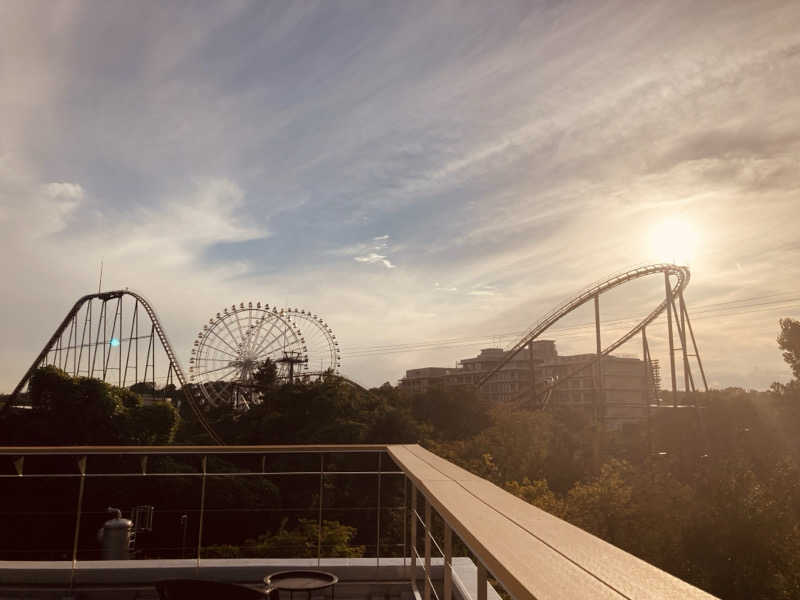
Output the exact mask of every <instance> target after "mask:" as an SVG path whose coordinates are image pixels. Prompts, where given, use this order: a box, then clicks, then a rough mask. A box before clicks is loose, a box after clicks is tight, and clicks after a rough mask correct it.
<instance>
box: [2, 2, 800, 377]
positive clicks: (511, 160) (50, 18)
mask: <svg viewBox="0 0 800 600" xmlns="http://www.w3.org/2000/svg"><path fill="white" fill-rule="evenodd" d="M5 16H6V18H4V19H1V20H0V39H2V40H3V42H2V44H3V48H4V50H5V51H6V52H5V54H7V55H8V56H10V57H12V59H11V60H10V61H6V62H7V64H5V63H4V69H2V70H0V88H2V89H3V90H4V91H6V92H7V93H4V94H2V95H0V130H2V131H3V140H2V143H0V235H2V239H3V242H2V243H3V251H4V253H5V254H6V256H15V257H16V259H15V260H14V261H6V262H5V263H4V264H2V266H0V276H2V277H3V281H4V282H6V284H7V289H8V290H9V292H8V296H7V301H8V302H9V303H13V302H26V301H27V302H31V301H30V300H28V299H29V298H36V300H34V301H33V302H34V303H35V304H36V310H38V311H40V318H37V319H36V320H35V321H36V322H35V323H32V324H31V323H28V324H26V326H25V327H22V326H21V325H20V326H18V324H16V323H15V322H13V321H6V322H4V323H3V331H4V336H5V338H6V340H7V344H8V346H9V347H10V348H13V351H7V353H6V354H5V355H3V356H0V389H1V388H2V387H3V386H5V387H6V388H7V387H9V385H13V383H15V381H12V380H13V379H14V378H15V377H16V375H18V374H19V373H20V372H21V371H24V368H25V367H26V366H27V365H25V364H24V363H25V362H26V360H27V358H24V359H23V356H24V357H27V356H29V355H32V356H35V354H36V353H37V352H38V350H39V349H40V348H39V347H38V346H40V345H41V343H42V342H43V340H44V339H46V338H47V337H48V336H49V334H50V333H51V329H52V326H51V325H50V323H51V322H53V323H55V322H57V321H58V320H59V319H60V318H61V317H63V315H62V314H61V312H63V307H64V306H66V305H69V304H70V303H71V301H72V300H74V297H76V296H78V295H80V294H81V293H84V292H85V291H86V290H87V289H95V288H96V283H97V282H96V274H95V272H94V271H95V265H96V264H97V262H98V261H99V259H100V257H101V256H102V257H104V258H105V264H106V273H107V275H106V276H105V277H106V278H108V280H109V281H118V282H119V283H120V284H121V285H123V286H124V285H132V286H136V287H140V288H143V289H144V290H145V291H147V292H150V295H153V296H155V298H154V300H156V301H158V302H159V310H160V312H162V313H166V315H167V316H168V317H169V325H168V327H169V329H170V332H171V335H172V337H175V338H177V340H178V345H179V346H180V347H181V348H183V349H185V350H187V351H188V348H189V346H190V339H191V338H190V337H187V336H188V335H189V334H186V333H185V332H193V331H194V329H195V328H196V325H197V322H202V321H203V320H204V318H203V317H204V313H205V311H206V310H208V311H209V312H212V311H214V310H217V309H218V308H217V305H218V304H227V303H228V302H229V301H233V300H236V301H240V300H242V299H247V297H248V296H252V297H253V299H261V300H263V301H269V302H270V303H279V302H281V299H286V298H287V297H288V298H289V299H291V300H292V301H293V304H296V305H298V306H303V305H306V306H309V307H313V308H314V310H315V311H316V312H318V313H320V314H323V315H324V316H325V317H326V319H327V320H328V322H330V323H331V325H332V326H333V327H334V329H336V331H337V337H338V338H339V339H341V340H342V346H343V348H345V349H346V347H347V345H348V344H351V345H358V344H365V345H366V344H370V343H372V344H374V343H376V340H374V339H371V338H374V336H375V331H376V330H375V328H374V327H370V326H368V325H369V324H370V323H378V322H380V323H382V324H383V325H384V326H383V327H382V328H381V333H380V335H381V339H380V340H378V341H379V342H380V343H383V344H391V343H394V342H398V343H400V342H405V341H408V340H409V339H426V338H431V337H436V336H437V335H442V336H450V335H463V334H464V333H465V332H466V333H467V334H470V333H471V332H473V331H489V332H493V331H508V330H517V329H522V328H524V327H525V326H526V325H527V324H529V323H530V322H532V321H534V320H535V319H536V317H538V316H539V314H540V313H542V312H545V311H546V310H548V309H549V308H551V304H553V303H555V302H557V301H558V300H559V299H561V298H563V296H566V295H568V294H570V293H571V292H573V291H575V290H576V289H579V288H581V287H583V286H584V285H585V284H587V283H588V282H590V281H592V280H595V279H597V278H599V277H602V276H604V275H605V274H606V273H609V272H612V271H616V270H618V269H619V268H621V267H623V266H625V265H628V264H633V263H640V262H646V261H656V260H661V259H663V257H660V256H657V255H656V254H655V253H651V252H649V248H650V244H649V243H648V240H647V232H648V231H650V230H651V229H652V227H653V226H654V225H655V224H657V223H658V222H659V221H660V220H662V219H663V218H664V217H665V216H666V215H670V216H673V217H674V216H679V217H680V218H682V219H686V220H688V221H691V222H692V223H693V224H694V227H695V229H696V230H698V231H699V232H700V236H701V239H700V250H699V252H698V256H696V257H695V258H694V260H693V262H692V265H691V266H692V268H693V272H694V275H693V278H692V284H691V288H690V290H689V294H688V300H689V301H690V309H691V303H692V302H693V301H695V299H697V300H702V301H703V302H712V301H713V300H714V299H715V298H717V299H720V298H725V299H731V298H735V297H741V296H742V295H746V294H750V295H753V294H754V293H755V292H754V291H753V290H769V291H771V292H772V291H784V290H787V289H790V288H791V286H792V282H793V281H797V278H798V277H800V250H798V248H797V246H796V239H794V238H796V233H795V231H794V229H792V228H791V227H789V226H787V224H788V223H792V222H794V220H795V217H796V206H797V191H798V189H800V175H799V173H800V164H799V163H798V160H797V156H800V125H798V124H800V101H798V98H800V80H798V78H797V77H796V76H795V74H796V73H797V72H798V70H800V52H798V48H800V34H799V33H798V32H800V7H798V6H797V5H796V4H792V3H784V4H781V3H777V2H776V3H758V4H756V3H746V2H741V3H738V2H728V1H723V0H720V1H719V2H709V3H683V4H681V3H674V2H668V1H666V0H663V1H656V2H649V3H640V4H638V5H635V6H633V5H631V3H630V2H625V1H623V0H614V1H612V2H611V3H604V4H602V5H600V4H596V5H595V4H587V3H586V2H578V1H576V2H570V1H567V2H560V3H556V4H552V5H546V4H542V3H524V2H523V3H519V4H514V3H511V4H507V5H506V6H505V8H504V10H503V11H496V10H494V9H493V8H492V7H491V6H489V5H487V4H482V3H473V4H466V5H462V6H460V7H459V9H458V10H457V11H455V12H454V11H453V10H451V9H450V8H448V7H446V6H444V5H441V4H436V3H424V2H419V3H416V4H415V3H411V4H407V3H406V4H402V3H387V4H381V5H373V6H371V7H370V8H369V9H366V10H363V9H358V10H353V9H352V8H348V7H347V6H346V5H342V4H337V3H322V4H319V5H316V4H297V3H294V4H292V3H289V4H285V5H277V4H274V3H270V4H263V3H247V2H242V3H219V4H215V5H213V6H210V7H208V10H205V11H201V12H198V13H194V14H188V13H186V12H185V11H183V10H181V9H180V8H179V7H175V6H171V5H156V4H154V5H148V6H146V7H145V8H142V7H140V6H138V5H137V6H135V7H134V6H129V5H126V4H113V5H112V4H102V5H99V6H94V7H93V8H92V10H87V9H86V7H85V5H83V4H81V3H70V2H66V3H59V4H58V5H56V6H55V7H54V6H53V5H52V4H51V3H45V2H36V1H33V2H24V3H17V4H15V5H13V7H11V6H9V8H8V9H6V13H5ZM354 23H355V24H356V25H357V26H354ZM709 31H713V32H714V36H712V37H710V36H709V35H708V32H709ZM98 48H102V49H103V52H98V51H97V49H98ZM5 67H7V68H5ZM764 106H768V107H769V110H764V109H763V107H764ZM793 244H794V245H793ZM775 264H780V265H781V268H780V269H776V268H775V267H774V266H770V265H775ZM737 265H739V266H737ZM301 267H302V268H301ZM431 282H440V283H441V284H440V285H439V284H434V285H432V284H431ZM748 289H749V291H748ZM231 296H235V298H233V299H231ZM45 298H46V299H47V300H46V301H45V300H44V299H45ZM648 298H649V297H648ZM645 303H646V301H645V299H644V295H643V297H642V298H632V299H631V300H629V303H628V304H626V305H625V307H626V308H627V307H628V306H629V307H630V308H631V310H632V311H633V312H636V310H638V309H640V308H642V306H643V305H644V304H645ZM49 304H52V305H53V306H54V307H52V308H48V305H49ZM608 304H610V303H608ZM619 306H621V304H620V305H619ZM612 308H613V307H612V306H608V305H605V304H604V310H609V311H610V310H612ZM761 316H763V317H764V318H763V321H762V320H758V321H757V320H756V319H746V320H745V319H742V320H740V321H736V320H732V321H731V323H730V327H729V328H728V329H726V332H728V333H729V334H730V335H728V339H726V340H724V341H722V340H720V339H719V336H718V335H717V333H716V330H715V329H714V328H712V327H708V328H707V329H706V331H705V332H703V329H704V327H703V321H702V320H699V321H698V327H697V328H698V330H699V331H698V333H701V334H703V335H705V336H706V337H705V338H704V339H706V340H708V341H707V342H705V343H703V352H704V354H705V356H704V358H706V359H707V361H708V362H709V364H710V365H713V368H714V369H716V374H715V377H716V378H717V379H718V380H719V381H722V382H728V383H736V382H739V383H742V382H743V376H742V375H740V373H748V377H752V378H753V379H754V380H753V381H750V382H749V383H750V384H752V385H761V386H763V385H767V384H768V383H769V381H768V380H767V379H768V377H773V376H774V375H773V373H774V372H776V371H777V370H780V368H782V365H781V363H780V356H779V354H778V353H777V352H776V351H775V348H774V332H772V331H769V335H768V336H766V337H764V339H762V337H759V335H757V333H758V332H760V331H761V330H762V329H764V330H769V329H770V328H774V321H775V320H776V319H777V317H778V316H783V315H779V314H777V313H774V314H773V313H765V314H764V315H761ZM769 338H772V339H769ZM181 340H184V341H185V342H186V343H185V344H183V345H182V346H181V345H180V343H181ZM737 340H741V341H737ZM748 340H756V342H755V343H749V342H748ZM460 352H461V351H460V350H457V349H456V350H446V349H445V350H435V351H431V352H430V353H428V354H420V355H413V354H410V355H391V356H386V357H373V358H372V359H370V360H369V361H367V360H366V359H364V360H363V362H352V363H350V364H348V363H347V359H345V370H346V371H347V372H348V373H350V374H352V375H353V376H355V377H356V378H363V379H364V380H365V381H366V382H367V383H378V384H379V383H382V382H383V381H385V380H387V379H389V380H393V379H396V378H397V377H398V376H400V375H401V374H402V371H403V370H404V369H405V368H407V367H411V366H415V365H416V363H417V362H420V361H421V362H429V363H431V364H450V362H451V361H452V360H454V359H456V358H459V357H460V356H459V353H460ZM732 355H735V356H736V357H737V358H736V359H733V358H730V356H732ZM726 357H728V358H726ZM737 361H739V362H737ZM745 363H747V364H748V365H760V366H761V367H760V370H758V371H756V370H753V369H752V368H751V367H750V366H747V367H746V368H745V367H743V366H742V365H744V364H745ZM750 374H751V375H750Z"/></svg>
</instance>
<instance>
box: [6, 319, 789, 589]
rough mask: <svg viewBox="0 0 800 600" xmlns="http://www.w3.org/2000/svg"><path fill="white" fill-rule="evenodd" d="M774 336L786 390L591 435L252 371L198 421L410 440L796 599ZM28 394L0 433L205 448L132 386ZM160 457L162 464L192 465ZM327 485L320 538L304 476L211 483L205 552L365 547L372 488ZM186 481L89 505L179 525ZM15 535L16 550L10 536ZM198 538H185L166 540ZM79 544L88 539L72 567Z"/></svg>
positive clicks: (391, 390)
mask: <svg viewBox="0 0 800 600" xmlns="http://www.w3.org/2000/svg"><path fill="white" fill-rule="evenodd" d="M778 342H779V346H780V347H781V349H782V350H783V352H784V357H785V358H786V360H787V362H788V363H789V365H790V366H791V367H792V370H793V374H794V376H795V378H794V379H793V380H792V381H790V382H788V383H785V384H775V385H773V386H772V388H771V390H770V391H768V392H753V391H745V390H741V389H735V388H731V389H726V390H717V391H712V392H709V393H704V394H698V395H697V396H696V398H693V399H692V400H697V403H698V406H697V408H682V409H671V408H662V409H655V410H653V413H652V418H651V419H650V421H649V422H647V423H642V424H640V425H639V426H637V427H634V428H631V429H626V430H624V431H602V430H601V428H600V427H599V426H598V424H597V423H595V422H594V421H593V420H592V418H591V417H590V415H588V414H586V413H584V412H582V411H580V410H570V409H568V408H565V407H558V406H553V407H551V408H550V409H548V410H546V411H545V410H530V409H527V408H525V407H522V406H512V405H503V406H488V405H487V404H485V403H484V402H482V401H481V400H480V399H479V398H478V397H477V396H476V395H475V394H474V393H473V392H472V391H470V390H469V389H455V388H449V389H432V390H429V391H427V392H424V393H421V394H408V393H405V392H404V391H403V390H401V389H398V388H395V387H392V386H390V385H388V384H386V385H384V386H382V387H380V388H376V389H373V390H371V392H370V393H364V392H363V391H361V390H358V389H355V388H353V387H352V386H350V385H348V384H347V383H346V382H343V381H342V380H341V379H339V378H336V377H333V376H330V377H326V378H323V379H322V380H320V381H314V382H305V383H303V382H295V383H293V384H287V383H285V382H281V381H279V380H278V379H277V378H276V377H275V373H274V366H273V365H270V364H269V363H268V364H266V365H264V367H263V368H262V370H261V371H260V373H259V377H258V385H259V386H260V388H261V389H260V392H261V396H262V398H263V402H262V403H261V404H259V405H257V406H254V407H252V408H251V409H250V410H249V411H246V412H239V413H232V412H231V411H230V410H227V409H225V408H223V407H220V408H209V409H208V412H207V418H208V420H209V421H210V422H211V423H212V425H213V427H214V428H215V430H216V431H217V432H218V433H219V434H220V435H221V437H222V438H223V439H225V440H226V442H227V443H229V444H313V443H331V444H338V443H348V444H349V443H411V442H415V443H421V444H423V445H424V446H426V447H427V448H429V449H431V450H432V451H434V452H436V453H438V454H439V455H441V456H444V457H446V458H448V459H450V460H453V461H454V462H457V463H459V464H461V465H462V466H464V467H465V468H467V469H469V470H471V471H473V472H475V473H477V474H478V475H480V476H482V477H485V478H487V479H488V480H490V481H492V482H494V483H496V484H497V485H499V486H501V487H504V488H505V489H507V490H508V491H510V492H511V493H514V494H516V495H518V496H520V497H522V498H524V499H525V500H527V501H529V502H531V503H532V504H535V505H536V506H539V507H540V508H543V509H544V510H547V511H548V512H550V513H552V514H555V515H557V516H559V517H562V518H564V519H566V520H568V521H570V522H572V523H574V524H575V525H577V526H579V527H581V528H583V529H586V530H587V531H590V532H592V533H594V534H596V535H598V536H600V537H602V538H603V539H605V540H607V541H609V542H611V543H612V544H615V545H617V546H619V547H621V548H623V549H625V550H627V551H629V552H631V553H633V554H635V555H637V556H639V557H641V558H642V559H644V560H646V561H648V562H650V563H653V564H654V565H656V566H658V567H660V568H663V569H665V570H667V571H669V572H671V573H673V574H674V575H676V576H678V577H680V578H682V579H685V580H686V581H689V582H691V583H693V584H695V585H697V586H699V587H701V588H703V589H705V590H707V591H709V592H711V593H713V594H715V595H717V596H720V597H722V598H728V599H751V598H775V599H777V598H794V597H800V468H799V467H798V465H800V444H798V443H797V439H798V432H800V383H799V382H798V381H799V379H798V378H800V323H798V322H796V321H791V320H784V321H782V322H781V332H780V336H779V339H778ZM177 397H180V395H178V396H177ZM687 400H689V399H688V398H687ZM31 401H32V404H33V408H32V409H31V410H30V411H26V412H23V413H21V414H20V413H16V414H7V415H6V416H4V417H3V418H2V419H0V435H2V436H3V439H4V440H8V441H12V440H15V441H24V442H27V443H40V444H49V443H57V444H78V443H111V442H113V443H165V442H172V443H181V444H186V443H201V444H202V443H208V441H209V440H208V439H207V438H206V437H205V434H204V432H203V431H202V430H201V429H200V428H199V426H198V425H197V424H196V422H195V421H194V419H193V418H192V414H191V412H190V411H189V410H188V407H187V406H185V404H184V405H182V406H181V407H180V410H179V411H178V410H176V408H175V407H174V406H173V405H171V404H168V403H158V402H157V403H155V404H153V405H150V406H149V407H145V406H144V405H143V404H142V403H141V400H140V399H137V397H136V394H133V393H131V392H130V390H119V389H116V388H113V387H111V386H106V384H102V383H100V382H92V381H90V380H72V379H71V378H69V377H67V376H66V375H64V374H63V373H59V372H57V371H55V370H52V369H44V370H41V371H40V372H38V373H37V374H36V376H35V377H34V379H33V381H32V385H31ZM77 421H81V422H80V423H78V422H77ZM277 460H278V462H277V463H276V464H272V465H271V469H274V470H281V469H292V468H293V469H308V470H313V469H315V468H316V467H317V466H318V464H317V465H315V464H313V460H318V458H314V457H310V458H308V457H307V460H308V461H312V462H308V464H305V463H303V464H301V462H302V460H303V459H300V458H297V457H295V458H293V459H291V460H290V459H288V458H281V459H277ZM347 460H350V459H348V458H346V457H344V456H335V457H330V459H329V461H330V462H329V463H328V464H326V469H331V470H333V471H335V470H336V469H337V468H342V469H345V468H346V461H347ZM366 460H369V459H366ZM162 461H163V463H164V464H162V465H161V466H160V468H163V469H166V468H168V467H169V468H173V469H174V468H176V467H180V469H194V470H196V469H197V468H198V465H196V464H188V463H186V464H180V463H178V462H177V461H175V460H174V459H168V458H164V459H162ZM169 461H172V462H169ZM291 461H294V462H291ZM298 461H300V462H298ZM155 462H156V466H155V468H159V466H158V461H155ZM246 462H247V460H246V459H244V458H243V459H242V460H235V459H226V460H220V459H216V460H215V461H213V465H212V467H213V469H215V470H217V471H226V470H227V471H234V470H242V469H246V468H252V467H253V465H248V464H246ZM360 468H363V469H364V470H373V469H374V468H375V465H372V464H367V463H364V464H363V465H361V467H360ZM332 479H334V478H331V480H326V482H325V486H324V490H322V491H323V493H324V501H323V506H324V507H325V517H324V519H323V522H322V531H321V532H320V530H319V525H318V520H317V515H316V511H317V509H318V506H319V500H320V496H319V494H320V487H319V479H318V478H316V477H308V478H305V477H295V478H293V479H288V478H284V479H281V478H272V479H262V478H252V477H251V478H248V477H244V478H224V479H222V478H221V479H217V480H215V479H209V487H208V490H207V506H208V507H209V508H210V509H211V512H210V513H209V515H208V516H207V519H208V520H207V531H206V532H205V533H204V544H203V547H204V549H203V554H204V555H206V556H232V557H233V556H237V557H238V556H241V557H248V556H315V555H316V552H317V544H318V543H319V540H320V539H323V540H324V543H323V544H322V549H321V550H322V554H323V555H325V556H360V555H364V554H367V555H369V554H374V552H375V551H376V548H375V527H376V524H375V518H374V512H373V507H374V505H375V503H376V500H377V498H376V496H375V493H376V492H375V485H374V483H375V481H374V478H369V477H365V478H362V479H352V478H351V479H350V480H347V479H346V478H344V477H338V476H336V477H335V479H336V481H335V482H334V481H333V480H332ZM385 479H386V480H388V479H389V478H388V477H387V478H385ZM396 479H401V478H396ZM22 481H24V478H23V479H20V480H19V482H20V483H21V482H22ZM197 485H198V482H197V479H194V480H191V481H188V482H187V481H171V480H170V479H169V478H164V479H162V480H160V481H159V482H158V485H157V486H156V485H155V484H152V483H149V480H137V481H135V482H126V483H124V484H123V485H111V484H109V485H107V486H106V487H102V488H96V489H97V490H98V491H99V493H98V496H97V497H99V498H102V500H100V501H98V502H97V503H96V504H97V506H98V507H99V506H101V505H102V506H103V507H104V506H107V505H108V504H109V503H113V502H118V503H119V504H123V503H124V502H128V503H129V504H130V503H131V499H132V498H141V499H142V501H141V502H142V503H150V504H156V505H157V506H158V510H159V511H160V513H159V514H162V515H163V514H167V515H173V516H174V519H173V521H174V522H175V523H177V518H178V517H179V516H180V513H181V511H186V512H187V513H188V515H189V519H190V520H192V523H194V521H193V519H196V517H197V514H196V512H192V511H190V510H189V511H187V509H186V506H187V502H188V499H191V498H197V497H198V495H199V490H198V489H197ZM44 492H46V490H44ZM27 493H30V494H31V496H30V501H31V506H35V507H38V508H46V507H47V506H50V505H51V504H53V502H52V501H51V500H48V497H47V493H44V494H43V489H41V488H40V489H36V490H33V489H32V490H29V491H28V492H27ZM381 494H382V496H381V498H380V500H381V504H382V505H383V506H385V507H390V506H392V507H396V506H398V505H399V504H401V503H402V502H403V500H402V488H401V487H400V486H398V485H396V484H394V485H392V484H389V483H388V482H387V483H386V484H385V486H384V488H383V491H382V492H381ZM145 500H146V502H145ZM9 502H10V500H9V496H6V497H5V499H0V504H2V505H6V506H5V507H3V508H2V510H3V511H6V510H9V507H10V506H11V504H9ZM48 502H50V504H48ZM69 502H71V500H70V501H69ZM62 504H63V501H62ZM14 505H15V506H17V505H18V502H17V503H16V504H14ZM240 508H241V511H240V510H239V509H240ZM170 511H172V512H170ZM170 518H172V517H170ZM67 524H69V519H68V520H67ZM96 526H97V525H96V524H95V525H94V527H95V528H96ZM381 527H382V532H383V533H384V535H383V539H384V540H386V541H385V542H383V541H382V542H381V543H382V544H384V543H386V547H385V548H384V547H382V548H381V554H382V555H383V556H386V555H392V554H394V555H398V553H399V552H400V551H401V550H402V548H398V547H397V546H396V545H395V546H392V544H391V543H390V541H391V539H392V538H393V537H394V538H395V539H400V538H401V537H402V534H401V531H402V530H401V528H402V519H401V513H399V512H397V511H395V512H390V511H388V512H387V514H386V516H385V521H384V523H383V524H382V526H381ZM67 529H68V528H67ZM190 529H191V528H190ZM45 531H46V527H44V526H43V527H42V534H43V535H44V534H45V533H44V532H45ZM259 532H261V533H259ZM320 534H321V535H320ZM46 535H48V536H52V535H53V532H52V531H48V532H47V534H46ZM176 535H178V530H177V529H175V527H174V526H173V527H172V528H164V529H163V531H162V532H161V533H158V532H156V531H154V533H153V535H152V536H151V537H150V538H149V539H148V540H147V543H146V545H145V547H144V549H143V552H145V555H147V553H148V552H149V555H152V556H167V555H170V554H169V552H166V551H163V550H159V548H170V547H172V548H174V547H175V545H176V543H175V541H174V540H175V536H176ZM30 537H31V536H28V541H30ZM66 539H69V532H67V536H66ZM86 539H88V537H87V535H86V534H84V533H82V536H81V540H86ZM14 540H16V541H17V543H20V544H22V545H23V546H24V544H25V543H26V539H25V536H22V535H20V536H16V537H14V536H12V541H14ZM82 543H83V542H82ZM196 543H197V541H196V538H195V539H193V538H192V534H191V533H190V535H189V540H188V542H186V544H182V545H186V546H188V547H189V548H191V547H193V546H192V545H193V544H195V545H196ZM4 545H6V544H4ZM90 550H91V544H90V543H89V542H87V543H86V544H85V546H84V547H83V552H84V553H85V556H89V555H90V554H89V552H90ZM172 555H174V554H172ZM8 557H10V556H8Z"/></svg>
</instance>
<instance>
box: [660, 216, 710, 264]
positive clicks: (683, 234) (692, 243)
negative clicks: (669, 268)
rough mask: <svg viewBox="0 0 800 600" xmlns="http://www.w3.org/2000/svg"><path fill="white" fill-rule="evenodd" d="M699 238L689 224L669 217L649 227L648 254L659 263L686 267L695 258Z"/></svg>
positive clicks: (683, 220) (695, 230)
mask: <svg viewBox="0 0 800 600" xmlns="http://www.w3.org/2000/svg"><path fill="white" fill-rule="evenodd" d="M699 242H700V236H699V234H698V232H697V229H696V228H695V227H694V226H693V225H692V223H691V222H689V221H687V220H685V219H681V218H678V217H669V218H667V219H664V220H663V221H660V222H659V223H656V224H655V225H654V226H653V227H651V229H650V232H649V234H648V243H649V246H650V248H649V250H650V254H651V255H652V256H653V257H654V258H656V259H658V260H661V261H667V262H671V263H675V264H679V265H688V264H689V263H691V262H692V261H693V260H694V259H695V258H696V256H697V250H698V246H699Z"/></svg>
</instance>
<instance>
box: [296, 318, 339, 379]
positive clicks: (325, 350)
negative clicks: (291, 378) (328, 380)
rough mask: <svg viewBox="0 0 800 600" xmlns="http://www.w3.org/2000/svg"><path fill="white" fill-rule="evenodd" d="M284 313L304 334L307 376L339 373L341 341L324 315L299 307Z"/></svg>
mask: <svg viewBox="0 0 800 600" xmlns="http://www.w3.org/2000/svg"><path fill="white" fill-rule="evenodd" d="M282 314H283V315H285V316H287V317H289V319H290V320H291V321H292V323H294V324H295V325H296V326H297V327H298V328H299V329H300V331H301V332H302V334H303V340H304V342H305V345H306V359H307V360H306V363H305V373H304V374H305V375H306V376H307V377H309V376H317V375H321V374H323V373H325V372H326V371H331V372H333V373H335V374H338V373H339V368H340V367H341V366H342V356H341V354H340V353H339V342H337V341H336V336H335V335H334V333H333V330H332V329H331V328H330V327H329V326H328V324H327V323H326V322H325V321H324V320H323V319H322V317H320V316H319V315H316V314H313V313H311V312H310V311H307V310H303V309H299V308H285V309H283V311H282Z"/></svg>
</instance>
